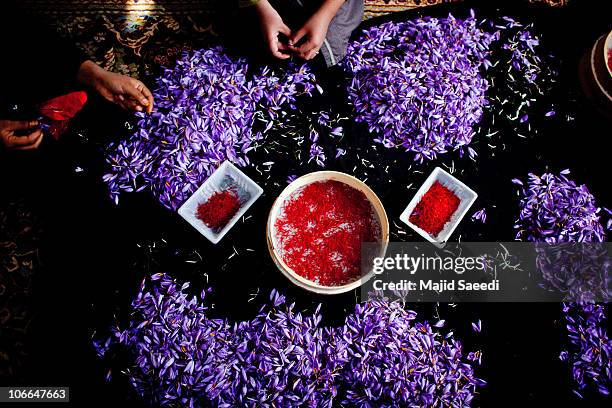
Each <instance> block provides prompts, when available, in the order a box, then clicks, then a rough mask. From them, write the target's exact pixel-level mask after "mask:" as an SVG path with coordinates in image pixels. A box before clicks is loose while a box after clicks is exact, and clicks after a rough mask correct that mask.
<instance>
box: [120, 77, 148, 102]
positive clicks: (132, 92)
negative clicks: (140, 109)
mask: <svg viewBox="0 0 612 408" xmlns="http://www.w3.org/2000/svg"><path fill="white" fill-rule="evenodd" d="M140 85H142V84H141V83H140V82H139V81H134V83H130V82H128V83H127V84H126V85H125V88H124V90H125V93H126V94H127V96H129V97H130V98H134V99H135V100H137V101H138V103H139V104H140V105H142V106H147V105H148V104H149V101H148V100H147V98H146V97H145V96H144V94H143V93H142V92H141V90H140V89H138V88H137V86H140ZM142 87H143V88H144V85H142Z"/></svg>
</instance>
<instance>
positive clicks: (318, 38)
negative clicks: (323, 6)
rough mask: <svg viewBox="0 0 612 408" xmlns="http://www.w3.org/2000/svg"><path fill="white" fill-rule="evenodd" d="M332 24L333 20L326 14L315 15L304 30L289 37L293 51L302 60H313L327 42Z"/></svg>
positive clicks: (304, 26) (307, 22) (305, 24)
mask: <svg viewBox="0 0 612 408" xmlns="http://www.w3.org/2000/svg"><path fill="white" fill-rule="evenodd" d="M332 17H333V16H332ZM330 22H331V18H330V17H329V16H328V15H327V14H326V13H322V12H316V13H314V14H313V15H312V16H311V17H310V18H309V19H308V20H307V21H306V22H305V23H304V25H303V26H302V28H300V29H299V30H298V31H296V32H295V33H294V34H293V35H291V37H289V47H290V49H291V51H292V52H293V53H294V54H295V55H297V56H298V57H300V58H302V59H305V60H310V59H313V58H314V57H315V56H316V55H317V54H318V53H319V50H320V49H321V46H322V45H323V41H325V36H326V35H327V29H328V28H329V23H330Z"/></svg>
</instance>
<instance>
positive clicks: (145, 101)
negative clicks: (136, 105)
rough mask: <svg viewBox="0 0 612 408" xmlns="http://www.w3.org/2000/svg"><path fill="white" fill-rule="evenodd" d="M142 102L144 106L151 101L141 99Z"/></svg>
mask: <svg viewBox="0 0 612 408" xmlns="http://www.w3.org/2000/svg"><path fill="white" fill-rule="evenodd" d="M140 103H142V104H143V105H144V106H147V105H148V104H149V101H147V100H146V99H141V100H140Z"/></svg>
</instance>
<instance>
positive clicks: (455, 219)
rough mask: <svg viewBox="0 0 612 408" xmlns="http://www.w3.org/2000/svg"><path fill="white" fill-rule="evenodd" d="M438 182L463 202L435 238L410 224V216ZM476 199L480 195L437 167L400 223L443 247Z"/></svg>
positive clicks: (404, 212) (415, 196)
mask: <svg viewBox="0 0 612 408" xmlns="http://www.w3.org/2000/svg"><path fill="white" fill-rule="evenodd" d="M436 181H438V182H439V183H440V184H442V185H443V186H444V187H446V188H448V189H449V190H451V191H452V192H453V193H455V194H456V195H457V197H459V200H460V201H461V202H460V204H459V207H458V208H457V210H456V211H455V213H454V214H453V215H452V217H451V218H450V220H449V221H448V222H447V223H446V224H445V225H444V228H443V229H442V231H440V233H439V234H438V235H437V236H435V237H434V236H432V235H431V234H429V233H428V232H427V231H424V230H422V229H421V228H419V227H418V226H416V225H414V224H413V223H412V222H410V214H412V211H414V207H416V205H417V204H418V203H419V201H421V198H422V197H423V195H424V194H425V193H426V192H427V191H428V190H429V188H430V187H431V186H432V184H433V183H434V182H436ZM476 197H478V194H476V192H475V191H473V190H472V189H471V188H469V187H468V186H466V185H465V184H463V183H462V182H461V181H460V180H458V179H457V178H456V177H454V176H452V175H450V174H449V173H447V172H446V171H444V170H443V169H441V168H440V167H436V168H435V169H434V171H432V172H431V174H430V175H429V177H427V180H425V182H424V183H423V185H422V186H421V188H419V190H418V191H417V192H416V194H415V195H414V197H412V200H411V201H410V203H409V204H408V206H407V207H406V209H404V211H403V212H402V214H401V215H400V221H402V222H403V223H405V224H406V225H408V226H409V227H410V228H412V229H413V230H415V231H416V232H417V233H418V234H419V235H420V236H422V237H423V238H425V239H426V240H427V241H429V242H431V243H433V244H434V245H436V246H438V247H443V246H444V244H445V243H446V241H448V239H449V238H450V236H451V235H452V233H453V231H455V228H457V226H458V225H459V223H460V222H461V220H462V219H463V217H465V214H466V213H467V212H468V210H469V209H470V207H471V206H472V204H474V201H476Z"/></svg>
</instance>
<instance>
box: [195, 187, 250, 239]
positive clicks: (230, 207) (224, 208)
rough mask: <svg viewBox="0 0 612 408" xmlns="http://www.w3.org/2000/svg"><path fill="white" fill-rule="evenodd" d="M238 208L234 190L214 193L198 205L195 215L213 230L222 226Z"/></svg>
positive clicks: (238, 200) (238, 202) (238, 201)
mask: <svg viewBox="0 0 612 408" xmlns="http://www.w3.org/2000/svg"><path fill="white" fill-rule="evenodd" d="M239 209H240V199H239V198H238V194H236V192H235V191H234V190H224V191H221V192H217V193H214V194H213V195H212V196H210V197H209V198H208V200H206V201H205V202H203V203H201V204H199V205H198V210H197V217H198V218H199V219H200V220H201V221H202V222H203V223H204V224H206V226H207V227H209V228H211V229H213V230H219V229H221V228H223V227H224V226H225V225H226V224H227V223H228V222H229V220H231V219H232V217H233V216H234V215H235V214H236V212H238V210H239Z"/></svg>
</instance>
